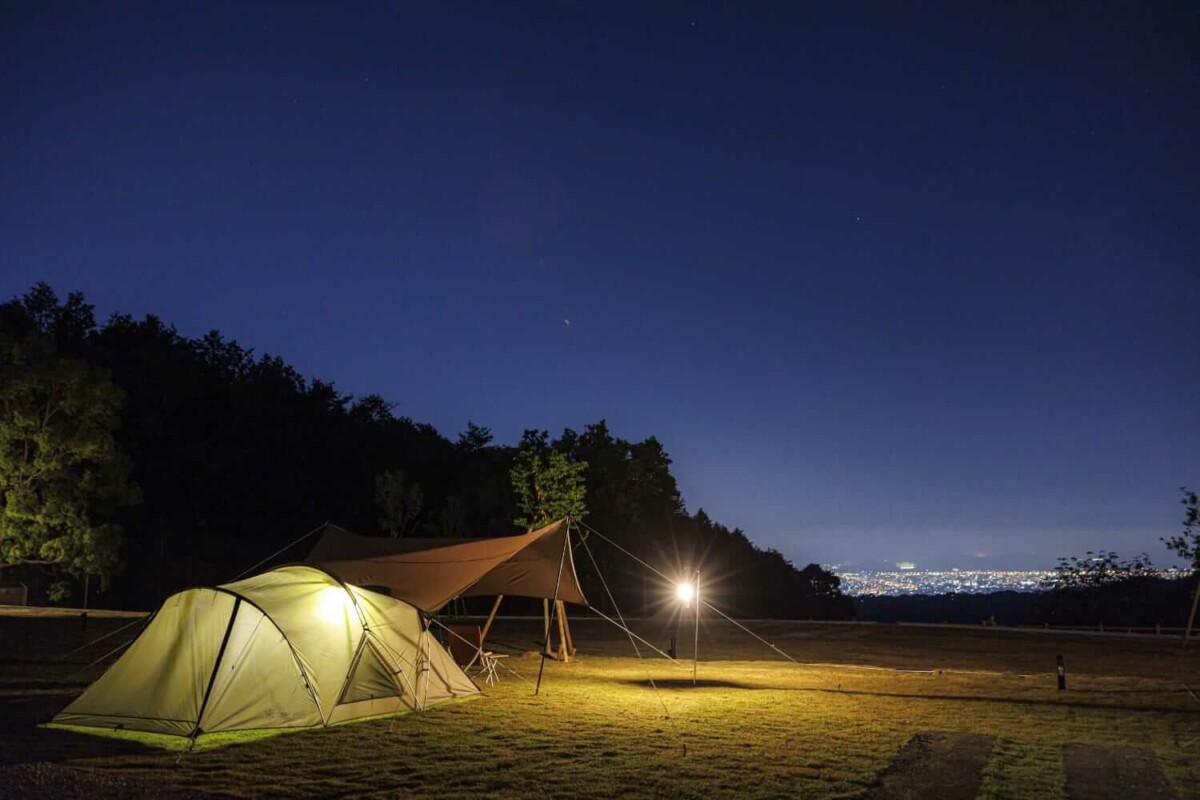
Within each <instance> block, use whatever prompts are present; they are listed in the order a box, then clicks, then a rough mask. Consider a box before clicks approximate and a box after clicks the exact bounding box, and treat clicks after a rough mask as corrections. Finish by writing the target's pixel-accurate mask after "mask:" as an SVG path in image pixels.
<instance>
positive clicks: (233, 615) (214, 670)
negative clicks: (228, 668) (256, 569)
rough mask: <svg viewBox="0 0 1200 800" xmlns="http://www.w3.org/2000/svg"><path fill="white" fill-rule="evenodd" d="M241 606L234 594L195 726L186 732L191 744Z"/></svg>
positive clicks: (196, 733) (193, 744)
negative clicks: (231, 607)
mask: <svg viewBox="0 0 1200 800" xmlns="http://www.w3.org/2000/svg"><path fill="white" fill-rule="evenodd" d="M241 607H242V598H240V597H236V596H235V599H234V601H233V611H230V612H229V623H228V624H227V625H226V626H225V636H223V637H222V638H221V647H220V648H219V649H218V650H217V657H216V658H215V659H214V660H213V667H212V673H210V674H209V676H208V688H207V689H205V690H204V698H203V699H202V700H201V701H200V710H199V711H198V712H197V713H196V726H195V727H194V728H192V732H191V733H190V734H188V738H189V739H191V741H192V746H195V744H196V737H197V736H199V735H200V734H201V733H203V731H202V730H201V729H200V723H201V722H203V721H204V711H205V709H207V708H208V698H209V697H210V696H212V690H213V684H215V683H216V682H217V670H219V669H220V668H221V659H222V658H224V657H225V646H226V645H227V644H229V634H231V633H233V623H234V620H236V619H237V613H238V609H239V608H241ZM189 749H190V748H189Z"/></svg>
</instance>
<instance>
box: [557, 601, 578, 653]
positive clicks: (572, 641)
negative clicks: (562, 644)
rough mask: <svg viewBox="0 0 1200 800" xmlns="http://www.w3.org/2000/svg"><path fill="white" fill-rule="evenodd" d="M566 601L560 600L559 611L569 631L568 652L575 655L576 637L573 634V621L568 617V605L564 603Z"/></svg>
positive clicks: (565, 627)
mask: <svg viewBox="0 0 1200 800" xmlns="http://www.w3.org/2000/svg"><path fill="white" fill-rule="evenodd" d="M564 602H565V601H563V600H559V601H558V609H559V613H560V614H562V621H563V630H565V631H566V632H567V652H568V653H570V654H571V655H575V637H574V636H573V635H572V634H571V621H570V620H569V619H567V607H566V606H565V605H563V603H564Z"/></svg>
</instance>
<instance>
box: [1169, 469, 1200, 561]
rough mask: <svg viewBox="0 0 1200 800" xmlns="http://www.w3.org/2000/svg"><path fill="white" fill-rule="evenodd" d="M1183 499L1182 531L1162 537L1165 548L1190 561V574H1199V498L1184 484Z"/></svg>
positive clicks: (1181, 489) (1182, 488)
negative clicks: (1176, 534) (1175, 534)
mask: <svg viewBox="0 0 1200 800" xmlns="http://www.w3.org/2000/svg"><path fill="white" fill-rule="evenodd" d="M1180 491H1181V492H1183V499H1182V500H1180V501H1179V502H1180V503H1181V504H1183V507H1184V513H1183V531H1182V532H1181V533H1180V534H1179V535H1178V536H1172V537H1170V538H1165V537H1164V538H1163V543H1164V544H1166V546H1167V549H1168V550H1170V551H1171V552H1173V553H1174V554H1175V555H1177V556H1179V557H1180V558H1182V559H1183V560H1184V561H1188V562H1191V563H1190V564H1188V568H1189V569H1191V571H1192V574H1194V575H1200V498H1197V496H1196V493H1195V492H1193V491H1191V490H1190V489H1188V488H1187V487H1186V486H1184V487H1181V488H1180Z"/></svg>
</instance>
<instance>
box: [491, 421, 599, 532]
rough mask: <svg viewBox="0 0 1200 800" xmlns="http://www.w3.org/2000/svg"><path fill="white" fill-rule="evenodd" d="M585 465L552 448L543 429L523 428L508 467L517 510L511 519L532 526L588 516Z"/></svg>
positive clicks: (522, 524) (537, 526) (524, 525)
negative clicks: (514, 458) (511, 463)
mask: <svg viewBox="0 0 1200 800" xmlns="http://www.w3.org/2000/svg"><path fill="white" fill-rule="evenodd" d="M587 466H588V465H587V462H586V461H571V460H570V459H568V458H567V456H566V455H565V454H564V453H562V452H560V451H558V450H556V449H553V448H552V447H551V446H550V444H549V441H548V434H547V433H546V431H540V432H539V431H535V430H527V431H525V434H524V435H523V436H522V437H521V444H520V446H519V448H518V449H517V457H516V460H515V461H514V463H513V466H512V469H511V470H510V471H509V477H510V478H511V479H512V486H513V492H514V493H515V494H516V497H517V511H518V513H519V514H520V516H518V517H517V518H516V519H514V520H513V522H514V523H516V524H517V525H520V526H522V527H524V528H525V529H527V530H534V529H535V528H539V527H541V526H543V525H545V524H547V523H549V522H553V521H554V520H556V519H562V518H563V517H567V516H569V517H574V518H575V519H583V518H584V517H585V516H587V505H586V503H585V500H584V498H585V497H586V494H587V485H586V482H585V481H584V474H585V473H586V471H587Z"/></svg>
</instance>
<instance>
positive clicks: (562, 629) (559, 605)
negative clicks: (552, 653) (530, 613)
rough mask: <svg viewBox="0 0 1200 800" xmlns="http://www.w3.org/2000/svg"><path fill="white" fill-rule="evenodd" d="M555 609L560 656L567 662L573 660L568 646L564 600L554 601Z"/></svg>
mask: <svg viewBox="0 0 1200 800" xmlns="http://www.w3.org/2000/svg"><path fill="white" fill-rule="evenodd" d="M554 610H555V612H556V616H557V617H558V657H559V658H560V659H562V662H563V663H564V664H566V663H567V662H569V661H570V660H571V653H570V650H569V649H568V648H567V628H566V616H567V610H566V608H564V607H563V601H562V600H555V601H554Z"/></svg>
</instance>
